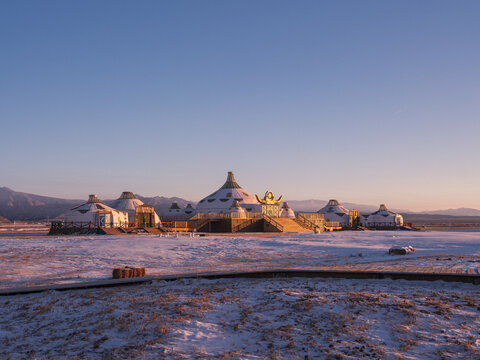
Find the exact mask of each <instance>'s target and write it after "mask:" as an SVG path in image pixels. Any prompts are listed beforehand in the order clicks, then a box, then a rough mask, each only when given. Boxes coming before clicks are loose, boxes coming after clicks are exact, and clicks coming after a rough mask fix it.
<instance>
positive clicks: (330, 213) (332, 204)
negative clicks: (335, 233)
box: [317, 199, 349, 226]
mask: <svg viewBox="0 0 480 360" xmlns="http://www.w3.org/2000/svg"><path fill="white" fill-rule="evenodd" d="M317 213H318V214H323V216H324V217H325V221H332V222H339V223H340V225H341V226H348V213H349V210H348V209H346V208H344V207H343V206H342V205H340V203H339V202H338V201H337V200H335V199H332V200H330V201H329V202H328V204H327V205H326V206H324V207H323V208H321V209H320V210H318V211H317Z"/></svg>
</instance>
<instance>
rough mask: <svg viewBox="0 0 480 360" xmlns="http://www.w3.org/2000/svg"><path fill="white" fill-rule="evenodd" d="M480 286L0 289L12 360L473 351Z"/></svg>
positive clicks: (212, 284)
mask: <svg viewBox="0 0 480 360" xmlns="http://www.w3.org/2000/svg"><path fill="white" fill-rule="evenodd" d="M479 299H480V288H479V287H478V286H475V285H470V284H457V283H444V282H441V281H437V282H420V281H403V280H397V281H392V280H361V281H360V280H345V279H303V278H293V279H269V280H265V279H235V280H232V279H220V280H180V281H174V282H163V281H156V282H153V283H152V284H146V285H141V286H131V287H120V288H111V289H94V290H86V291H67V292H49V293H43V294H32V295H27V296H15V297H3V298H0V311H1V313H2V317H0V329H1V330H0V348H1V349H2V353H3V357H2V358H9V359H25V358H36V359H64V358H69V359H191V358H198V359H359V358H365V359H441V358H444V359H474V358H480V340H479V331H480V300H479Z"/></svg>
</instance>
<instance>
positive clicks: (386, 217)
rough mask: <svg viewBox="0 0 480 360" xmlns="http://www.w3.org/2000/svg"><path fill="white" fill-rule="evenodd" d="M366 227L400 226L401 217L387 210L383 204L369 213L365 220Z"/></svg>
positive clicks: (401, 222) (401, 223)
mask: <svg viewBox="0 0 480 360" xmlns="http://www.w3.org/2000/svg"><path fill="white" fill-rule="evenodd" d="M366 225H367V226H402V225H403V216H402V215H400V214H397V213H395V212H393V211H390V210H388V209H387V207H386V206H385V204H381V205H380V208H379V209H378V210H377V211H375V212H374V213H371V214H370V215H369V216H368V217H367V220H366Z"/></svg>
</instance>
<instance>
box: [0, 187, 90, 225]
mask: <svg viewBox="0 0 480 360" xmlns="http://www.w3.org/2000/svg"><path fill="white" fill-rule="evenodd" d="M81 203H82V200H67V199H59V198H54V197H48V196H41V195H35V194H28V193H23V192H17V191H14V190H12V189H9V188H7V187H0V216H2V217H5V218H7V219H9V220H40V219H46V218H54V217H56V216H58V215H60V214H61V213H62V212H64V211H66V210H68V209H71V208H72V207H74V206H75V205H78V204H81Z"/></svg>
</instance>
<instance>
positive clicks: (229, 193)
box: [197, 171, 262, 214]
mask: <svg viewBox="0 0 480 360" xmlns="http://www.w3.org/2000/svg"><path fill="white" fill-rule="evenodd" d="M235 201H238V203H239V204H240V206H241V207H242V208H244V209H245V210H246V211H247V212H261V211H262V210H261V209H262V207H261V205H260V204H259V202H258V201H257V198H256V197H255V196H254V195H253V194H251V193H249V192H248V191H246V190H245V189H243V188H242V187H241V186H240V185H238V183H237V182H236V181H235V177H234V175H233V172H231V171H230V172H229V173H228V175H227V181H225V184H223V186H222V187H221V188H220V189H218V190H217V191H215V192H214V193H212V194H210V195H208V196H207V197H205V198H203V199H202V200H200V201H199V203H198V204H197V211H198V212H200V213H204V214H207V213H229V212H230V209H233V208H235V206H234V205H233V203H234V202H235Z"/></svg>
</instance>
